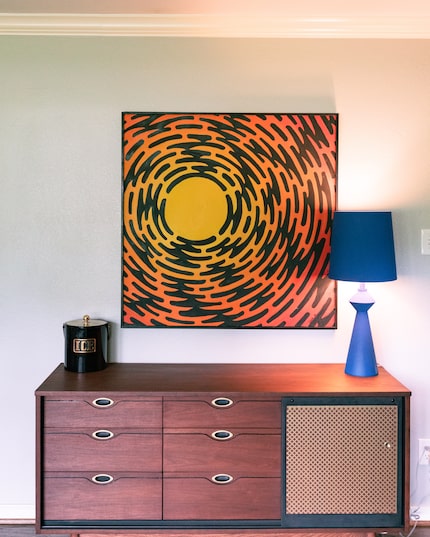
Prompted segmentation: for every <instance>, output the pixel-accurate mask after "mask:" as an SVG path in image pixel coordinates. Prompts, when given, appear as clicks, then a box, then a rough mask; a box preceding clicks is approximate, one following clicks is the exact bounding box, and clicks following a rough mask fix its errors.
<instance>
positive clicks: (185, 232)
mask: <svg viewBox="0 0 430 537" xmlns="http://www.w3.org/2000/svg"><path fill="white" fill-rule="evenodd" d="M165 216H166V222H167V224H168V226H169V227H170V229H171V230H172V231H173V233H175V235H179V236H181V237H184V238H185V239H189V240H204V239H207V238H209V237H211V236H213V235H216V234H217V233H218V232H219V230H220V228H221V226H222V225H223V224H224V222H225V220H226V218H227V200H226V198H225V193H224V192H223V191H222V190H221V188H220V187H219V186H218V185H217V184H216V183H214V182H213V181H211V180H210V179H202V178H199V177H195V178H190V179H185V180H183V181H181V182H180V183H178V184H177V185H176V186H175V187H174V188H173V190H172V191H171V192H170V193H169V195H168V196H167V197H166V208H165Z"/></svg>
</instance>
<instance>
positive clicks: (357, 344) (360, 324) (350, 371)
mask: <svg viewBox="0 0 430 537" xmlns="http://www.w3.org/2000/svg"><path fill="white" fill-rule="evenodd" d="M351 304H352V305H353V306H354V308H355V310H356V311H357V313H356V316H355V322H354V328H353V330H352V336H351V342H350V344H349V350H348V357H347V360H346V366H345V373H346V374H347V375H353V376H354V377H374V376H376V375H377V374H378V367H377V365H376V357H375V349H374V348H373V340H372V332H371V330H370V323H369V316H368V315H367V311H368V310H369V309H370V308H371V307H372V306H373V302H370V303H362V302H353V301H351Z"/></svg>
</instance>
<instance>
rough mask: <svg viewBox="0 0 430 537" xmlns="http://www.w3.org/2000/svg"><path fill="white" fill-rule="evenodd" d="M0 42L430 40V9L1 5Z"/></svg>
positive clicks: (304, 1) (390, 4) (104, 0)
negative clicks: (37, 38)
mask: <svg viewBox="0 0 430 537" xmlns="http://www.w3.org/2000/svg"><path fill="white" fill-rule="evenodd" d="M0 35H114V36H151V35H152V36H184V37H278V38H279V37H282V38H288V37H314V38H315V37H316V38H325V37H329V38H395V39H399V38H408V39H430V2H429V1H428V0H408V1H405V0H401V1H400V0H348V1H346V0H325V1H324V2H322V1H321V0H294V1H293V0H0Z"/></svg>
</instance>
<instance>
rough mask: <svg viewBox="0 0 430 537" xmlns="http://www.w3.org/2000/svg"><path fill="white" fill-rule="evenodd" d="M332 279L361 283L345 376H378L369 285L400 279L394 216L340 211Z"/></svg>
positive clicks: (334, 229) (334, 233)
mask: <svg viewBox="0 0 430 537" xmlns="http://www.w3.org/2000/svg"><path fill="white" fill-rule="evenodd" d="M328 275H329V278H332V279H333V280H343V281H350V282H358V283H359V284H360V286H359V289H358V292H357V293H356V294H355V295H354V296H353V297H352V298H351V300H350V302H351V304H352V305H353V306H354V308H355V310H356V312H357V313H356V317H355V322H354V328H353V331H352V337H351V342H350V345H349V350H348V357H347V360H346V366H345V373H347V374H348V375H353V376H356V377H372V376H375V375H377V374H378V368H377V365H376V357H375V350H374V347H373V340H372V332H371V330H370V324H369V317H368V315H367V311H368V310H369V309H370V308H371V307H372V305H373V304H374V302H375V301H374V300H373V298H372V297H371V296H370V295H369V294H368V292H367V289H366V283H367V282H387V281H392V280H396V279H397V273H396V258H395V253H394V237H393V223H392V218H391V213H390V212H373V211H372V212H371V211H336V212H335V214H334V218H333V227H332V236H331V255H330V270H329V273H328Z"/></svg>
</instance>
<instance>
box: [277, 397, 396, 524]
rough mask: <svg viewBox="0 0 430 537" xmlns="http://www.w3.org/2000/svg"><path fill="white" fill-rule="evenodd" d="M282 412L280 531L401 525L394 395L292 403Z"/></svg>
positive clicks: (285, 403) (296, 399)
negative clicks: (288, 528)
mask: <svg viewBox="0 0 430 537" xmlns="http://www.w3.org/2000/svg"><path fill="white" fill-rule="evenodd" d="M283 410H284V412H283V431H284V434H283V438H284V446H285V450H284V461H283V463H284V468H285V470H284V472H283V475H284V481H283V522H284V525H285V526H288V527H296V528H309V527H310V528H314V527H331V528H335V527H359V528H362V527H399V526H402V525H403V523H404V517H403V489H404V483H403V477H402V476H403V464H404V451H403V450H404V400H403V399H402V398H401V397H359V398H357V397H294V398H286V399H284V401H283Z"/></svg>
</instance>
